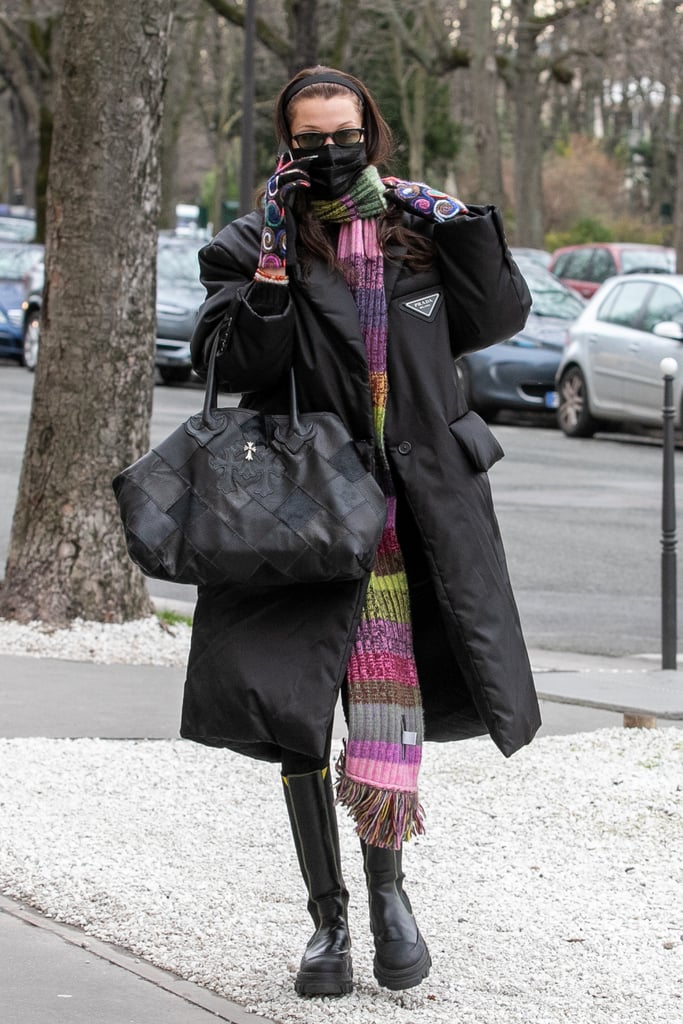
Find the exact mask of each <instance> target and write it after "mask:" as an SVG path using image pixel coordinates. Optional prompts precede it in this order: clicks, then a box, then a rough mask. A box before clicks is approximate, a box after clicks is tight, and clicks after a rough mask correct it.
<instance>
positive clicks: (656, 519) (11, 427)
mask: <svg viewBox="0 0 683 1024" xmlns="http://www.w3.org/2000/svg"><path fill="white" fill-rule="evenodd" d="M32 379H33V378H32V376H31V374H29V373H28V372H27V371H26V370H24V369H21V368H20V367H17V366H15V365H13V364H11V363H4V364H3V363H0V564H2V565H3V566H4V561H5V556H6V552H7V544H8V540H9V534H10V528H11V517H12V512H13V508H14V502H15V498H16V491H17V484H18V479H19V472H20V467H21V455H22V451H23V446H24V440H25V436H26V429H27V424H28V415H29V406H30V396H31V386H32ZM201 399H202V390H201V388H200V387H199V385H194V386H188V387H183V388H165V387H157V388H156V389H155V397H154V416H153V422H152V436H153V440H158V439H161V438H162V437H164V436H165V435H166V434H168V433H170V432H171V430H172V429H173V428H174V427H175V426H176V425H177V424H178V423H179V422H180V421H181V420H182V419H185V418H186V417H187V416H188V415H190V414H191V413H193V412H196V411H197V409H198V408H199V407H200V405H201ZM493 430H494V432H495V433H496V435H497V436H498V438H499V440H500V441H501V443H502V445H503V447H504V449H505V451H506V458H505V459H503V460H502V462H499V463H498V464H497V465H496V466H495V467H494V468H493V470H492V471H491V484H492V488H493V493H494V501H495V505H496V510H497V514H498V519H499V522H500V526H501V531H502V534H503V538H504V541H505V545H506V550H507V556H508V562H509V567H510V575H511V577H512V582H513V586H514V589H515V594H516V596H517V602H518V604H519V608H520V613H521V616H522V623H523V626H524V630H525V634H526V638H527V642H528V643H529V645H530V646H531V647H542V648H547V649H551V650H562V651H577V652H583V653H589V654H609V655H628V654H643V653H651V654H655V655H656V654H658V653H659V651H660V650H661V641H660V619H661V613H660V607H661V605H660V602H661V585H660V559H661V543H660V537H661V470H662V449H661V446H660V444H659V443H658V442H657V441H656V440H655V439H648V438H644V437H630V436H626V435H600V436H598V437H597V438H593V439H591V440H570V439H569V438H566V437H564V435H562V434H561V433H560V432H559V431H558V430H555V429H552V428H551V427H548V426H546V425H543V426H539V425H536V424H514V423H512V424H510V423H506V424H500V425H499V424H495V425H494V426H493ZM681 458H682V453H681V452H677V454H676V473H677V479H678V481H679V483H678V486H677V503H678V506H679V507H683V463H682V462H681ZM680 575H681V574H680V573H679V576H680ZM150 590H151V592H152V593H153V594H154V595H155V596H164V597H170V598H177V599H180V600H191V599H192V597H193V588H191V587H179V586H175V585H173V584H163V583H160V582H157V581H150ZM679 592H680V587H679ZM679 603H680V598H679Z"/></svg>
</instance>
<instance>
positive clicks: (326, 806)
mask: <svg viewBox="0 0 683 1024" xmlns="http://www.w3.org/2000/svg"><path fill="white" fill-rule="evenodd" d="M282 784H283V789H284V794H285V803H286V805H287V812H288V814H289V821H290V825H291V828H292V836H293V838H294V847H295V849H296V854H297V859H298V861H299V868H300V869H301V875H302V877H303V880H304V883H305V885H306V889H307V891H308V897H309V899H308V911H309V913H310V915H311V917H312V918H313V921H314V923H315V926H316V928H317V927H319V925H320V924H321V922H322V921H323V920H330V919H332V918H334V917H337V916H339V915H342V916H344V917H345V916H346V908H347V906H348V901H349V894H348V891H347V889H346V886H345V884H344V879H343V876H342V870H341V854H340V850H339V832H338V830H337V812H336V810H335V806H334V791H333V789H332V779H331V776H330V772H329V769H328V768H323V769H322V770H321V771H315V772H307V773H306V774H305V775H286V776H285V775H283V776H282Z"/></svg>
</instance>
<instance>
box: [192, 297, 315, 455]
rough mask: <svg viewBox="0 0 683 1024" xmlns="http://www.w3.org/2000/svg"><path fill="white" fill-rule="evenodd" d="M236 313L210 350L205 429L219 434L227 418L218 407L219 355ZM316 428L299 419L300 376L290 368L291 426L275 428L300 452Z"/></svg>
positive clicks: (280, 435)
mask: <svg viewBox="0 0 683 1024" xmlns="http://www.w3.org/2000/svg"><path fill="white" fill-rule="evenodd" d="M234 320H235V317H234V314H230V319H229V321H228V323H227V324H225V325H224V327H223V329H222V330H218V331H216V334H215V337H214V339H213V342H212V345H211V351H210V352H209V363H208V367H207V371H206V390H205V392H204V405H203V406H202V414H201V418H202V424H203V426H204V428H205V429H206V430H207V431H209V432H211V433H216V432H218V431H220V430H223V429H224V428H225V417H224V416H221V413H220V410H219V408H218V384H217V381H216V358H217V356H218V348H219V341H220V345H221V347H222V348H225V345H226V343H227V342H228V341H229V340H230V336H231V335H232V331H233V324H234ZM313 431H314V427H313V424H311V423H308V424H306V425H304V424H303V423H302V422H301V420H300V419H299V399H298V395H297V390H296V376H295V374H294V367H293V366H292V367H291V368H290V371H289V425H288V428H287V430H286V431H283V430H282V429H281V428H280V427H279V426H278V427H277V428H276V430H275V436H276V437H277V439H278V441H280V442H282V444H286V445H287V447H288V448H289V449H290V451H298V450H299V448H300V447H301V445H302V444H303V443H304V441H306V440H308V439H309V438H310V437H311V435H312V433H313Z"/></svg>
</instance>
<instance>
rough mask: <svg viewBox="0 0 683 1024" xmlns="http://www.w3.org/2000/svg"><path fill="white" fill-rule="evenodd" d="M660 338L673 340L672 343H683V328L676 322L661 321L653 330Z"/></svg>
mask: <svg viewBox="0 0 683 1024" xmlns="http://www.w3.org/2000/svg"><path fill="white" fill-rule="evenodd" d="M652 333H653V334H656V335H657V337H658V338H671V340H672V341H683V327H681V325H680V324H679V323H677V322H676V321H675V320H661V321H660V322H659V323H658V324H655V325H654V327H653V328H652Z"/></svg>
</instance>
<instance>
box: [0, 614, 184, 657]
mask: <svg viewBox="0 0 683 1024" xmlns="http://www.w3.org/2000/svg"><path fill="white" fill-rule="evenodd" d="M189 649H190V627H189V626H188V625H187V624H186V623H184V622H179V623H174V624H173V625H167V624H166V623H165V622H162V621H161V620H160V619H158V618H157V616H156V615H152V616H150V617H149V618H146V619H137V620H135V621H133V622H124V623H113V622H111V623H105V622H85V621H83V620H82V619H76V620H75V621H74V622H73V623H72V624H71V626H69V627H68V628H65V629H55V628H54V627H53V626H47V625H45V624H44V623H42V622H30V623H28V625H20V624H19V623H18V622H11V621H9V620H7V619H0V654H23V655H26V656H27V657H32V658H65V659H68V660H69V661H96V662H100V663H102V664H105V665H111V664H113V663H114V662H119V663H120V662H124V663H126V664H129V665H184V664H185V663H186V661H187V655H188V651H189Z"/></svg>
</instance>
